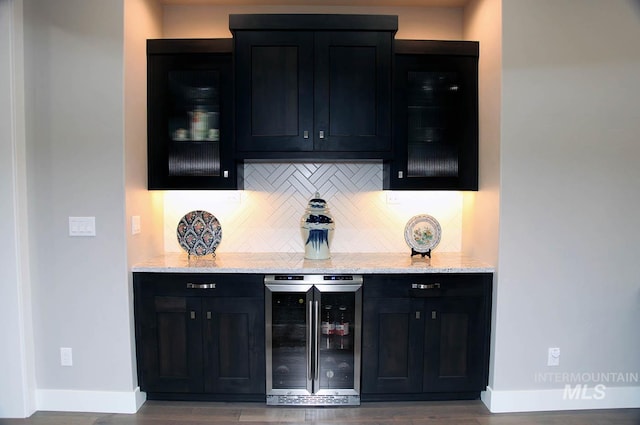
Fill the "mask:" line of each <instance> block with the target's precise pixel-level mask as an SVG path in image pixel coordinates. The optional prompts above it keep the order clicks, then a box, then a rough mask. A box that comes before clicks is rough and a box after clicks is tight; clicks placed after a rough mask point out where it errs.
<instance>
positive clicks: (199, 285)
mask: <svg viewBox="0 0 640 425" xmlns="http://www.w3.org/2000/svg"><path fill="white" fill-rule="evenodd" d="M187 289H216V284H215V283H187Z"/></svg>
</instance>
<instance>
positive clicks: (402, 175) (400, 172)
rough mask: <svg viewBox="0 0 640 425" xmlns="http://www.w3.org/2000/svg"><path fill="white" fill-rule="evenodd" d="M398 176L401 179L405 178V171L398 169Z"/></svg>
mask: <svg viewBox="0 0 640 425" xmlns="http://www.w3.org/2000/svg"><path fill="white" fill-rule="evenodd" d="M398 178H399V179H401V178H404V172H402V171H398Z"/></svg>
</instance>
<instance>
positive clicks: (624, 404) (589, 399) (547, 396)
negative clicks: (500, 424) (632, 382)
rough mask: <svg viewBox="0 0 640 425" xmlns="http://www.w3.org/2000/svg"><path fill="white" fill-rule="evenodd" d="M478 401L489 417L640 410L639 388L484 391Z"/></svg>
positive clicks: (488, 389)
mask: <svg viewBox="0 0 640 425" xmlns="http://www.w3.org/2000/svg"><path fill="white" fill-rule="evenodd" d="M481 399H482V402H483V403H484V404H485V405H486V406H487V408H488V409H489V411H490V412H492V413H506V412H541V411H553V410H586V409H625V408H640V387H606V388H597V389H596V388H593V387H592V388H588V389H587V390H586V391H584V392H579V391H576V392H573V393H572V394H571V393H567V392H566V390H565V389H551V390H524V391H496V390H493V389H492V388H491V387H487V391H483V392H482V393H481Z"/></svg>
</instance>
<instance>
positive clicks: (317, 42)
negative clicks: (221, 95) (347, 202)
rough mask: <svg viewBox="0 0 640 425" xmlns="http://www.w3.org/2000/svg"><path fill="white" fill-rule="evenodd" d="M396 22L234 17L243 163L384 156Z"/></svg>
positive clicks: (238, 140) (369, 18)
mask: <svg viewBox="0 0 640 425" xmlns="http://www.w3.org/2000/svg"><path fill="white" fill-rule="evenodd" d="M397 25H398V24H397V17H396V16H362V15H231V16H230V19H229V26H230V28H231V30H232V32H233V35H234V43H235V50H234V54H235V76H236V82H237V85H236V143H237V155H238V157H241V158H242V159H305V160H315V159H320V160H323V159H324V160H331V159H389V158H390V154H391V68H392V65H391V60H392V43H393V35H394V33H395V31H396V30H397Z"/></svg>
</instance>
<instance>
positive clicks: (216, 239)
mask: <svg viewBox="0 0 640 425" xmlns="http://www.w3.org/2000/svg"><path fill="white" fill-rule="evenodd" d="M176 233H177V236H178V243H179V244H180V247H182V249H184V250H185V251H187V254H189V255H192V254H193V255H207V254H214V255H215V253H216V248H217V247H218V245H219V244H220V241H221V240H222V227H220V222H219V221H218V219H217V218H216V217H215V216H214V215H213V214H211V213H210V212H207V211H191V212H189V213H187V214H185V216H184V217H182V218H181V219H180V221H179V222H178V229H177V232H176Z"/></svg>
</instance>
